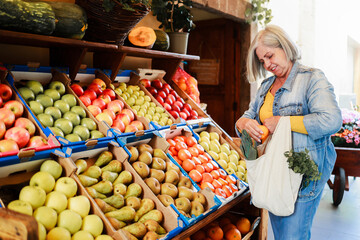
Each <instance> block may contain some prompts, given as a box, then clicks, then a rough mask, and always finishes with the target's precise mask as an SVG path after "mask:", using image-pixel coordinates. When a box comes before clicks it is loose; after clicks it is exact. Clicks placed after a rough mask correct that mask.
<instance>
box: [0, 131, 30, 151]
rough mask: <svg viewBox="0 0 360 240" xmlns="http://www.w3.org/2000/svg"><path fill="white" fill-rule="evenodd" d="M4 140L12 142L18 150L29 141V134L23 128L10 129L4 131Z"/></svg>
mask: <svg viewBox="0 0 360 240" xmlns="http://www.w3.org/2000/svg"><path fill="white" fill-rule="evenodd" d="M5 139H11V140H14V141H15V142H16V143H17V145H18V146H19V148H23V147H25V146H26V145H27V144H28V142H29V140H30V133H29V132H28V131H27V130H26V129H25V128H21V127H12V128H10V129H8V130H7V131H6V133H5Z"/></svg>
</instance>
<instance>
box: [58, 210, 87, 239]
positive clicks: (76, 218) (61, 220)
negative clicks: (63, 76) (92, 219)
mask: <svg viewBox="0 0 360 240" xmlns="http://www.w3.org/2000/svg"><path fill="white" fill-rule="evenodd" d="M82 223H83V220H82V218H81V216H80V214H78V213H77V212H74V211H73V210H69V209H66V210H64V211H62V212H61V213H60V214H59V216H58V222H57V226H58V227H63V228H65V229H67V230H69V232H70V233H71V234H74V233H76V232H77V231H79V230H80V229H81V225H82Z"/></svg>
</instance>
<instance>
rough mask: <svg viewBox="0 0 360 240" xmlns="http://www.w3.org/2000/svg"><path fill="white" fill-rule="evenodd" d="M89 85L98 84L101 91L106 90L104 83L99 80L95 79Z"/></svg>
mask: <svg viewBox="0 0 360 240" xmlns="http://www.w3.org/2000/svg"><path fill="white" fill-rule="evenodd" d="M91 83H96V84H99V85H100V87H101V89H102V90H103V91H104V90H105V89H106V83H105V82H104V81H103V80H101V79H100V78H95V79H94V80H93V81H92V82H91Z"/></svg>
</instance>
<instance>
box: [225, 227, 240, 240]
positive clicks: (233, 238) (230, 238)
mask: <svg viewBox="0 0 360 240" xmlns="http://www.w3.org/2000/svg"><path fill="white" fill-rule="evenodd" d="M225 239H226V240H241V233H240V231H239V230H238V229H237V228H232V229H230V230H228V231H227V232H225Z"/></svg>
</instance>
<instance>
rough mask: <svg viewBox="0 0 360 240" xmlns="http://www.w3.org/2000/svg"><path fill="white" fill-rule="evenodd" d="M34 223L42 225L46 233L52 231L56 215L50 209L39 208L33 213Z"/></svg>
mask: <svg viewBox="0 0 360 240" xmlns="http://www.w3.org/2000/svg"><path fill="white" fill-rule="evenodd" d="M34 217H35V219H36V221H38V222H39V223H41V224H42V225H44V227H45V228H46V230H47V231H50V230H51V229H53V228H54V227H55V225H56V222H57V213H56V211H55V210H54V209H52V208H51V207H46V206H41V207H39V208H37V209H36V210H35V211H34Z"/></svg>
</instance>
